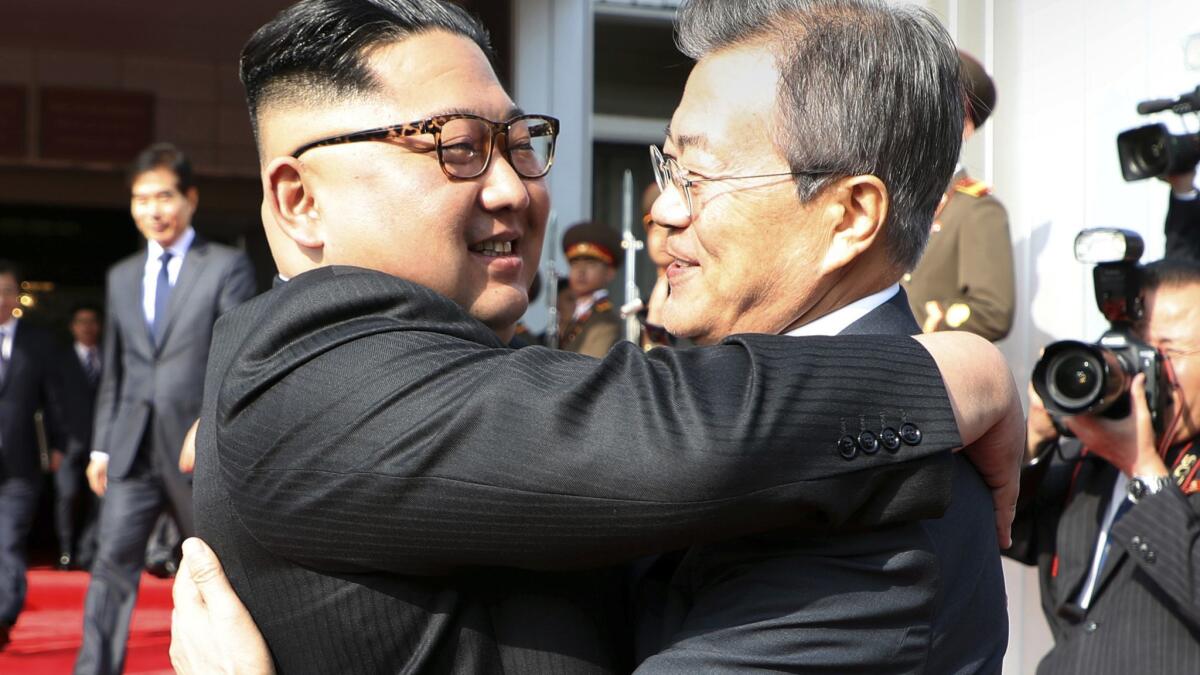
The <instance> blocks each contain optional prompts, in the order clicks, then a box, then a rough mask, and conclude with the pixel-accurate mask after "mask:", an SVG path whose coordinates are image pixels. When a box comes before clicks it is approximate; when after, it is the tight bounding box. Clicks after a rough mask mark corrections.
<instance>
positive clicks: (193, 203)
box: [183, 185, 200, 213]
mask: <svg viewBox="0 0 1200 675" xmlns="http://www.w3.org/2000/svg"><path fill="white" fill-rule="evenodd" d="M183 197H184V199H187V203H188V206H190V207H191V209H192V212H193V213H195V212H196V207H197V206H200V190H197V189H196V186H195V185H193V186H192V187H190V188H188V189H187V192H185V193H184V194H183Z"/></svg>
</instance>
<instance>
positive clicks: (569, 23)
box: [512, 0, 595, 330]
mask: <svg viewBox="0 0 1200 675" xmlns="http://www.w3.org/2000/svg"><path fill="white" fill-rule="evenodd" d="M512 8H513V11H512V16H513V32H512V35H513V45H514V52H515V53H514V55H513V57H514V61H513V63H514V68H513V71H514V78H513V80H514V82H513V90H514V91H513V92H512V95H513V99H514V100H515V101H516V102H517V105H519V106H521V107H522V108H524V109H525V110H526V111H528V112H544V113H548V114H550V115H553V116H555V117H557V118H559V119H560V120H562V130H561V132H560V134H559V137H558V148H557V154H556V155H555V158H554V168H553V169H552V170H551V171H550V177H549V187H550V196H551V199H552V200H553V201H552V204H553V207H554V212H555V213H556V214H557V216H558V237H557V239H558V240H559V241H561V236H562V232H563V230H564V229H566V227H567V226H568V225H570V224H572V223H575V222H577V221H580V220H585V219H587V218H590V217H591V215H592V107H593V106H592V101H593V89H594V80H595V77H594V68H593V60H594V58H595V47H594V42H593V25H594V19H593V14H592V3H591V2H590V0H513V4H512ZM559 241H547V242H546V244H545V248H544V249H543V252H542V255H543V260H545V259H546V258H545V256H548V255H549V254H550V253H551V252H552V251H556V250H558V249H559ZM559 270H560V272H565V270H566V265H565V263H561V262H560V265H559ZM549 292H551V293H553V290H552V289H551V290H550V291H549ZM544 297H545V296H543V298H544ZM545 317H546V313H545V307H544V303H542V302H539V303H537V304H536V305H535V306H533V307H531V308H530V311H529V313H528V314H527V315H526V317H525V320H526V324H527V325H529V326H530V327H531V328H533V329H534V330H541V327H542V326H544V325H545V321H546V319H545Z"/></svg>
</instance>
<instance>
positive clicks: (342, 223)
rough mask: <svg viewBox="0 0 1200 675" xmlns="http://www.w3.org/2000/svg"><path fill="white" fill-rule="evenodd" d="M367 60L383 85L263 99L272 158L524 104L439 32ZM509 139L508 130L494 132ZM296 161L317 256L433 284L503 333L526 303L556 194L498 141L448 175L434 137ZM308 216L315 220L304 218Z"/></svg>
mask: <svg viewBox="0 0 1200 675" xmlns="http://www.w3.org/2000/svg"><path fill="white" fill-rule="evenodd" d="M366 63H367V64H368V66H369V67H370V69H371V70H372V71H374V74H375V76H376V78H377V80H378V81H379V83H380V88H379V90H378V91H376V92H373V93H371V94H368V95H363V96H360V97H357V98H349V99H347V98H342V99H341V100H338V101H336V102H332V103H331V104H329V105H326V106H319V107H316V108H315V109H314V108H313V107H310V106H304V107H303V108H290V107H287V106H284V105H277V106H275V107H274V108H272V107H271V106H266V107H265V109H264V110H262V111H261V112H260V119H259V123H260V131H261V143H262V145H263V148H264V156H265V157H281V156H283V157H285V158H286V156H287V155H289V154H291V153H292V152H293V151H294V150H295V149H296V148H298V147H300V146H301V145H303V144H305V143H308V142H311V141H314V140H317V139H320V138H324V137H328V136H333V135H337V134H343V133H350V132H354V131H361V130H364V129H371V128H377V127H382V126H387V125H392V124H401V123H405V122H411V121H414V120H421V119H425V118H429V117H433V116H436V115H440V114H446V113H451V112H462V113H470V114H474V115H479V116H481V117H485V118H487V119H490V120H494V121H503V120H507V119H509V118H511V117H513V116H514V115H516V114H517V113H518V111H517V109H516V106H515V105H514V103H513V101H512V100H511V99H510V98H509V97H508V94H507V93H505V91H504V89H503V88H502V87H501V86H500V83H499V81H497V79H496V75H495V73H494V72H493V71H492V67H491V65H490V64H489V63H488V61H487V58H486V57H485V56H484V54H483V53H482V52H481V51H480V50H479V48H478V47H477V46H476V45H475V44H474V43H473V42H471V41H470V40H468V39H466V38H463V37H459V36H456V35H452V34H450V33H446V32H442V31H431V32H426V33H421V34H418V35H415V36H411V37H408V38H405V39H403V40H401V41H399V42H396V43H392V44H389V45H384V46H382V47H379V48H377V49H375V50H373V51H372V52H371V53H370V55H369V57H368V58H367V59H366ZM497 142H498V143H502V142H503V140H502V137H501V139H500V140H498V141H497ZM280 161H283V162H284V163H290V164H289V166H292V167H298V168H297V171H298V175H299V180H300V181H302V183H303V194H304V199H305V200H307V201H304V202H303V206H302V208H301V213H298V214H297V215H296V217H297V218H298V219H299V221H297V222H301V221H303V222H302V223H301V224H302V225H303V226H305V227H307V226H308V225H311V227H312V232H314V233H315V235H314V236H315V237H316V239H317V240H318V243H319V245H318V246H315V247H311V248H310V250H309V251H308V252H307V253H306V255H308V257H309V258H310V259H313V260H315V261H316V263H317V264H319V265H354V266H358V267H365V268H369V269H373V270H378V271H381V272H386V273H388V274H392V275H395V276H397V277H401V278H403V279H407V280H409V281H413V282H416V283H418V284H422V285H424V286H427V287H429V288H431V289H433V290H435V291H437V292H439V293H441V294H443V295H445V296H447V297H449V298H450V299H452V300H454V301H455V302H456V303H458V304H459V305H461V306H462V307H463V308H464V309H466V310H467V312H469V313H470V314H471V315H472V316H473V317H475V318H476V319H479V320H480V321H482V322H483V323H485V324H487V325H488V326H489V327H491V328H492V329H493V330H494V331H496V332H497V333H498V334H500V335H501V337H505V336H506V335H511V331H512V328H513V325H514V324H515V323H516V321H517V320H518V319H519V318H520V317H521V315H522V314H523V313H524V312H525V309H526V306H527V305H528V288H529V285H530V283H531V281H532V279H533V275H534V274H536V273H537V265H538V256H539V255H540V254H541V249H542V237H543V235H544V224H545V222H546V217H547V215H548V211H549V197H548V194H547V191H546V186H545V181H544V179H532V180H531V179H523V178H521V177H520V176H518V175H517V174H516V172H515V171H513V168H512V167H511V166H510V165H509V163H508V161H507V160H506V159H505V158H504V155H503V153H502V152H500V148H497V150H496V152H495V153H494V154H493V157H492V161H491V164H490V166H489V168H488V170H487V171H486V172H485V173H484V174H483V175H481V176H479V177H478V178H473V179H469V180H462V179H452V178H449V177H447V176H446V175H445V174H444V173H443V172H442V169H441V167H440V166H439V164H438V158H437V153H436V152H435V145H434V138H433V136H432V135H418V136H412V137H409V138H404V139H397V140H390V141H369V142H358V143H346V144H339V145H329V146H325V147H318V148H313V149H311V150H308V151H306V152H304V153H303V154H301V156H300V158H299V160H291V159H290V158H287V159H284V160H278V159H277V160H275V161H274V162H272V163H271V164H269V165H268V166H267V167H265V170H264V187H265V188H266V189H267V190H271V189H273V188H272V181H274V180H276V179H275V178H274V177H273V176H274V173H275V172H276V171H277V164H278V163H279V162H280ZM305 223H307V224H308V225H305Z"/></svg>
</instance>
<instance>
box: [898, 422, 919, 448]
mask: <svg viewBox="0 0 1200 675" xmlns="http://www.w3.org/2000/svg"><path fill="white" fill-rule="evenodd" d="M900 440H902V441H904V442H905V443H906V444H908V445H920V444H921V430H920V429H918V428H917V425H915V424H913V423H912V422H905V423H904V424H901V425H900Z"/></svg>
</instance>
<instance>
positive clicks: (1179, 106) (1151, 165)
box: [1117, 87, 1200, 182]
mask: <svg viewBox="0 0 1200 675" xmlns="http://www.w3.org/2000/svg"><path fill="white" fill-rule="evenodd" d="M1164 110H1170V111H1172V112H1174V113H1175V114H1177V115H1186V114H1187V113H1194V112H1200V87H1196V90H1195V91H1192V92H1188V93H1186V94H1183V95H1182V96H1180V97H1179V98H1177V99H1169V98H1159V99H1153V100H1150V101H1142V102H1141V103H1139V104H1138V106H1137V111H1138V114H1139V115H1151V114H1154V113H1157V112H1162V111H1164ZM1117 156H1118V157H1119V159H1120V161H1121V175H1122V176H1123V177H1124V178H1125V180H1126V181H1129V182H1132V181H1136V180H1142V179H1144V178H1154V177H1162V176H1170V175H1173V174H1178V173H1187V172H1189V171H1191V170H1192V169H1194V168H1195V167H1196V164H1197V162H1200V132H1198V133H1192V134H1172V133H1170V132H1168V131H1167V127H1166V125H1163V124H1150V125H1147V126H1144V127H1138V128H1137V129H1130V130H1128V131H1123V132H1121V133H1120V134H1119V135H1118V136H1117Z"/></svg>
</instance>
